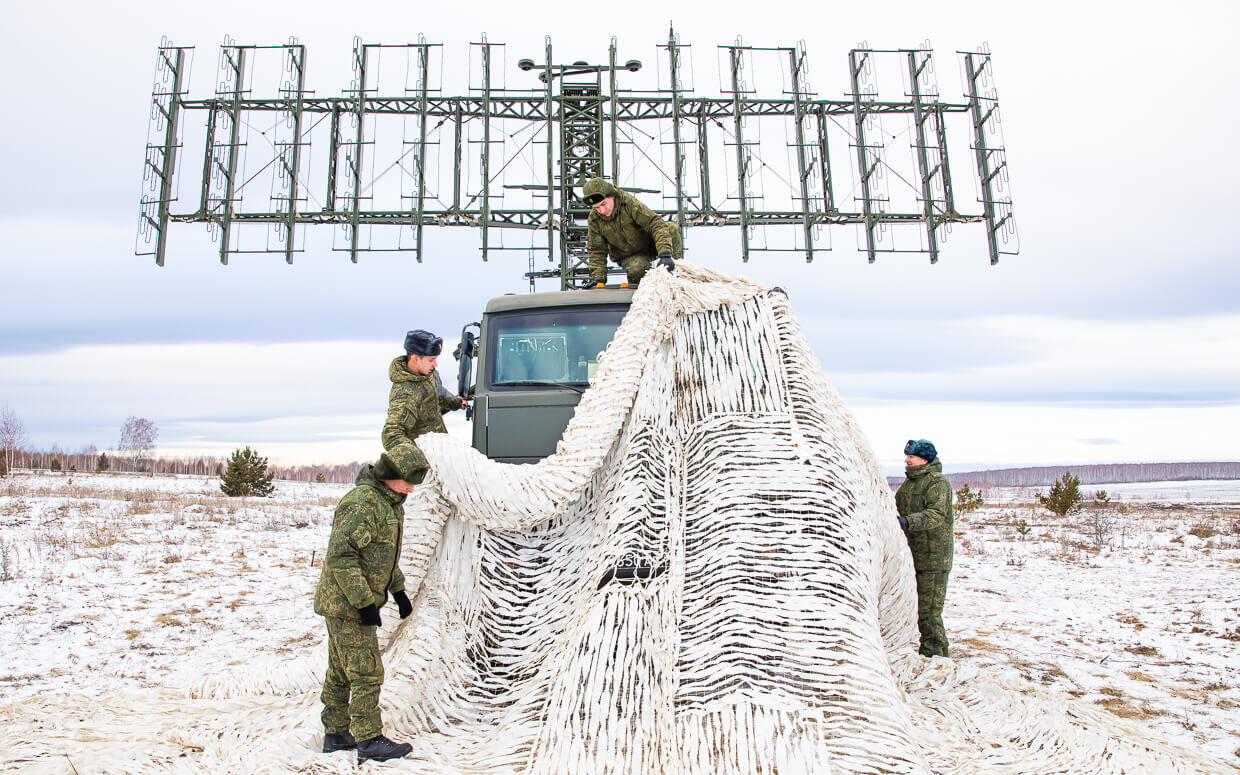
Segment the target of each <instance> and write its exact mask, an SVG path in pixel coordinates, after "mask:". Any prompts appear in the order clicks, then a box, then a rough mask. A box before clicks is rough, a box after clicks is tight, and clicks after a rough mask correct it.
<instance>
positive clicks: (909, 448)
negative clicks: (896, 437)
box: [904, 439, 939, 463]
mask: <svg viewBox="0 0 1240 775" xmlns="http://www.w3.org/2000/svg"><path fill="white" fill-rule="evenodd" d="M904 454H906V455H914V456H916V457H919V458H921V459H922V460H924V461H926V462H927V463H929V462H930V461H932V460H934V459H935V458H936V457H938V456H939V451H938V450H937V449H935V448H934V444H932V443H930V441H928V440H927V439H909V440H908V444H905V445H904Z"/></svg>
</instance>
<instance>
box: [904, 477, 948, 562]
mask: <svg viewBox="0 0 1240 775" xmlns="http://www.w3.org/2000/svg"><path fill="white" fill-rule="evenodd" d="M905 474H906V475H907V477H908V478H907V479H905V480H904V483H903V484H901V485H900V489H899V490H897V491H896V510H897V511H899V512H900V516H902V517H904V518H905V519H907V520H908V529H907V530H905V531H904V534H905V537H906V538H908V548H909V549H910V550H912V552H913V567H914V568H916V569H917V570H939V571H945V570H951V568H952V551H953V548H952V544H953V535H952V486H951V484H950V483H949V482H948V481H947V477H945V476H943V463H942V462H941V461H938V460H935V461H934V462H933V463H927V464H926V465H924V466H917V467H915V468H906V469H905Z"/></svg>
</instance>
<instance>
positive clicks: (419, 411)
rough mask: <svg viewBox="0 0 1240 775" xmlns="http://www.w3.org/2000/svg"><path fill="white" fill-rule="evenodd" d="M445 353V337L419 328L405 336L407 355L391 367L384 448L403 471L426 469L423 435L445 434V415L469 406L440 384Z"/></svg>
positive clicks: (399, 358) (384, 426)
mask: <svg viewBox="0 0 1240 775" xmlns="http://www.w3.org/2000/svg"><path fill="white" fill-rule="evenodd" d="M441 352H443V339H442V338H441V337H438V336H435V335H434V334H432V333H431V332H430V331H424V330H422V329H417V330H414V331H410V332H409V333H408V334H406V335H405V354H404V355H398V356H397V357H396V358H394V359H392V363H391V365H390V366H388V377H390V378H391V380H392V390H391V392H390V393H389V394H388V413H387V420H386V421H385V422H384V423H383V434H382V439H383V448H384V449H385V450H387V454H388V456H389V457H390V458H391V459H392V461H393V462H395V463H396V465H397V466H398V467H399V468H400V469H401V470H408V469H410V468H416V467H419V466H421V467H423V468H425V467H426V458H425V457H423V455H422V450H420V449H418V447H417V444H416V443H415V440H416V439H417V438H418V436H421V435H422V434H423V433H445V432H446V431H447V429H446V428H444V424H443V415H444V414H446V413H447V412H450V411H452V410H454V409H463V408H464V407H465V404H466V400H465V399H464V398H462V397H460V396H455V395H452V393H451V391H449V390H447V389H445V388H444V387H443V385H442V384H441V383H440V381H439V374H438V373H436V371H435V366H436V365H437V364H438V362H439V354H440V353H441Z"/></svg>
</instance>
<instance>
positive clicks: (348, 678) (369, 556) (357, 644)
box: [314, 454, 426, 763]
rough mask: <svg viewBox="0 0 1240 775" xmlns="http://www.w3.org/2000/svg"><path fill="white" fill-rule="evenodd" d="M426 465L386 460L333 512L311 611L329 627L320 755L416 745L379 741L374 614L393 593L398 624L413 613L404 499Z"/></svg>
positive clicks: (360, 754) (360, 755) (364, 474)
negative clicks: (403, 562)
mask: <svg viewBox="0 0 1240 775" xmlns="http://www.w3.org/2000/svg"><path fill="white" fill-rule="evenodd" d="M425 475H426V466H425V465H422V466H412V467H407V468H403V469H402V468H401V467H399V466H397V465H396V464H395V463H394V462H393V460H392V459H390V458H389V457H388V456H387V455H386V454H384V455H380V456H379V460H378V462H377V463H375V464H374V465H373V466H366V467H365V468H363V469H362V470H361V471H360V472H358V475H357V481H356V485H355V486H354V488H353V489H352V490H350V491H349V492H348V493H347V494H346V495H345V496H344V498H342V499H341V500H340V503H339V505H337V506H336V513H335V516H333V517H332V533H331V538H330V539H329V540H328V543H327V552H326V554H324V555H323V571H322V573H321V574H320V575H319V585H318V588H317V589H316V590H315V592H314V612H315V613H316V614H319V615H320V616H322V617H324V618H325V619H326V622H327V676H326V677H325V678H324V679H323V692H322V694H321V695H320V699H321V700H322V701H323V712H322V715H321V719H322V721H323V729H324V731H325V733H326V734H325V735H324V738H323V752H324V753H331V752H333V751H345V750H353V749H357V760H358V762H359V763H361V762H363V761H366V760H367V759H373V760H375V761H385V760H387V759H395V758H398V757H401V756H404V755H406V754H408V753H409V752H410V751H411V750H413V747H412V746H411V745H409V744H408V743H397V742H393V741H392V740H389V739H388V738H387V737H385V736H384V735H383V718H382V716H381V714H380V712H379V690H380V689H381V688H382V686H383V661H382V658H381V656H380V652H379V639H378V634H377V631H378V628H379V626H380V625H381V624H382V620H381V619H380V618H379V609H380V608H382V607H383V605H384V603H386V602H387V596H388V593H389V592H390V593H391V594H392V599H393V600H395V601H396V606H397V609H398V610H399V613H400V618H402V619H404V618H405V617H407V616H409V614H410V613H412V612H413V604H412V603H411V602H410V600H409V595H408V594H406V592H405V576H404V574H403V573H401V570H400V564H399V559H400V545H401V538H402V537H403V535H404V522H405V509H404V502H405V496H406V495H407V494H408V493H410V492H413V485H415V484H418V483H419V482H421V481H422V478H423V477H424V476H425Z"/></svg>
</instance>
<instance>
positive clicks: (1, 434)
mask: <svg viewBox="0 0 1240 775" xmlns="http://www.w3.org/2000/svg"><path fill="white" fill-rule="evenodd" d="M25 443H26V426H25V424H23V423H22V420H21V418H20V417H18V416H17V412H14V411H13V410H12V409H10V408H9V407H8V406H5V407H4V410H3V411H0V449H3V450H4V468H5V470H6V471H12V470H13V455H14V454H15V453H16V452H17V450H19V449H21V447H22V446H23V445H24V444H25Z"/></svg>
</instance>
